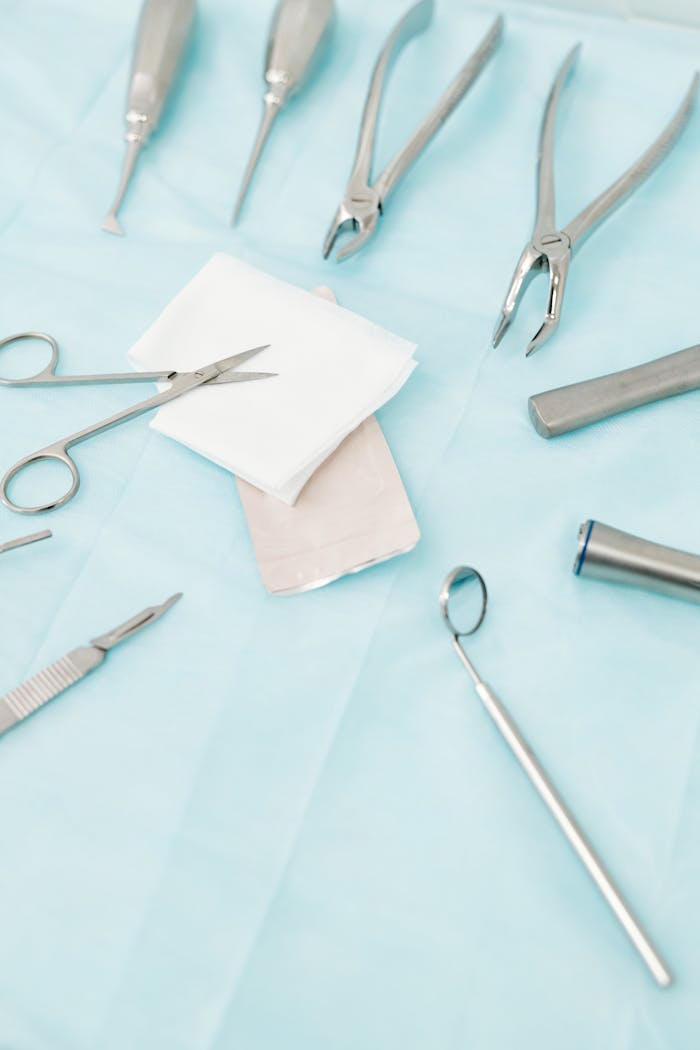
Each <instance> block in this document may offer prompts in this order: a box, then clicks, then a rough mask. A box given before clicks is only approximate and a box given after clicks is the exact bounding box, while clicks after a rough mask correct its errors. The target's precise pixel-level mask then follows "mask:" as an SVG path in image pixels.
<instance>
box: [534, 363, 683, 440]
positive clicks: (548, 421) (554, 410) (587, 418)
mask: <svg viewBox="0 0 700 1050" xmlns="http://www.w3.org/2000/svg"><path fill="white" fill-rule="evenodd" d="M691 390H700V345H698V346H691V347H689V348H688V349H687V350H679V351H678V352H677V353H675V354H669V355H668V356H667V357H659V358H657V359H656V360H655V361H648V362H647V363H646V364H643V365H637V366H636V367H635V368H626V369H624V370H623V371H622V372H613V373H611V374H610V375H606V376H600V377H598V378H597V379H587V380H584V381H583V382H582V383H572V384H571V385H570V386H562V387H558V388H557V389H556V390H547V391H545V392H544V393H542V394H534V395H533V396H532V397H531V398H530V400H529V402H528V406H529V410H530V419H531V420H532V423H533V426H534V427H535V430H536V431H537V433H538V434H541V436H542V437H545V438H552V437H559V435H560V434H569V433H570V432H571V431H572V430H578V429H580V428H581V427H587V426H588V425H589V424H590V423H597V422H599V421H600V420H601V419H609V418H610V416H616V415H618V414H619V413H620V412H629V411H630V409H633V408H639V407H640V406H641V405H650V404H653V403H654V402H655V401H663V400H664V398H667V397H677V396H678V395H679V394H687V393H689V392H690V391H691Z"/></svg>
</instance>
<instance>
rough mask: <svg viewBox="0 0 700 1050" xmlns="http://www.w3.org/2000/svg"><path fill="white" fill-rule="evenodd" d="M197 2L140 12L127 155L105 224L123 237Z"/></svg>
mask: <svg viewBox="0 0 700 1050" xmlns="http://www.w3.org/2000/svg"><path fill="white" fill-rule="evenodd" d="M194 9H195V5H194V0H145V3H144V5H143V8H142V9H141V16H140V18H139V24H138V28H137V30H136V40H135V42H134V55H133V59H132V63H131V73H130V77H129V90H128V95H127V110H126V128H127V131H126V155H125V157H124V167H123V169H122V174H121V178H120V181H119V186H118V188H117V194H116V197H115V199H114V202H113V204H112V207H111V209H110V211H109V214H108V215H107V217H106V219H105V220H104V222H103V224H102V229H103V230H106V231H107V232H108V233H116V234H122V233H123V232H124V231H123V230H122V228H121V226H120V224H119V220H118V219H117V213H118V211H119V208H120V207H121V204H122V201H123V200H124V197H125V195H126V191H127V189H128V187H129V183H130V182H131V177H132V175H133V172H134V169H135V167H136V161H137V160H138V156H139V154H140V152H141V149H142V148H143V146H144V145H145V144H146V142H147V141H148V139H149V138H150V136H151V134H152V133H153V132H154V131H155V129H156V127H157V126H158V121H159V119H160V115H161V111H162V109H163V106H164V105H165V102H166V99H167V97H168V94H169V92H170V88H171V86H172V84H173V81H174V79H175V74H176V72H177V67H178V65H179V62H180V59H181V57H182V54H183V51H184V48H185V44H186V43H187V40H188V37H189V35H190V31H191V29H192V24H193V21H194Z"/></svg>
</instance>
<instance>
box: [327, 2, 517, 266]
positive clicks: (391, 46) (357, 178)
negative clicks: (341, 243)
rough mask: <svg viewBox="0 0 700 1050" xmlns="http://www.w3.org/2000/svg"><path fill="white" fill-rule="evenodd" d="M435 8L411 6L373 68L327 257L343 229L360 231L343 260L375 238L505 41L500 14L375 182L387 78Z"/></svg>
mask: <svg viewBox="0 0 700 1050" xmlns="http://www.w3.org/2000/svg"><path fill="white" fill-rule="evenodd" d="M433 8H434V4H433V0H421V2H420V3H417V4H415V6H413V7H412V8H410V10H409V11H408V12H407V13H406V14H405V15H404V16H403V18H402V19H401V20H400V21H399V22H398V24H397V25H396V26H395V28H394V30H393V31H392V33H391V35H390V36H389V39H388V40H387V42H386V44H385V45H384V48H383V49H382V51H381V53H380V55H379V58H378V60H377V63H376V65H375V67H374V71H373V73H372V78H371V81H370V86H369V92H368V94H367V100H366V102H365V108H364V112H363V115H362V122H361V125H360V135H359V140H358V144H357V151H356V154H355V161H354V164H353V169H352V174H351V176H350V181H349V182H348V185H347V189H346V191H345V197H344V198H343V200H342V201H341V203H340V205H339V206H338V210H337V212H336V214H335V217H334V219H333V222H332V223H331V226H330V229H329V231H328V234H327V236H326V240H325V244H324V246H323V256H324V258H326V259H327V258H328V256H329V255H330V253H331V251H332V250H333V246H334V244H335V242H336V240H337V238H338V236H339V234H340V233H341V231H343V230H345V229H350V228H352V229H354V231H355V236H354V237H353V239H352V240H351V241H350V242H349V243H348V244H346V245H345V247H344V248H342V249H341V250H340V251H339V252H338V255H337V259H338V260H339V261H341V260H343V259H347V258H349V257H350V256H351V255H354V254H355V252H357V251H358V250H359V249H360V248H361V247H362V246H363V245H364V244H365V243H366V242H367V241H368V240H369V238H370V237H371V236H372V234H373V233H374V231H375V230H376V228H377V223H378V221H379V216H380V215H381V214H382V212H383V210H384V205H385V204H386V201H387V199H388V197H389V195H390V193H391V192H392V190H393V189H394V188H395V187H396V185H397V184H398V182H399V180H400V179H401V177H402V176H403V175H404V174H405V173H406V172H407V171H408V169H409V168H410V167H411V165H412V164H413V162H414V161H415V160H416V159H417V158H418V156H419V155H420V154H421V153H422V151H423V150H424V149H425V147H426V146H427V145H428V143H429V142H430V140H431V139H432V138H433V136H434V135H435V134H436V132H437V131H438V130H439V129H440V128H441V127H442V125H443V124H444V123H445V121H446V120H447V118H448V117H449V116H450V114H451V113H452V112H453V110H454V109H455V108H456V107H457V106H458V105H459V103H460V102H461V100H462V99H463V98H464V96H465V94H466V93H467V91H468V90H469V88H470V87H471V86H472V84H473V83H474V82H475V80H476V79H477V77H478V76H479V74H480V73H481V72H482V70H483V69H484V67H485V66H486V65H487V63H488V61H489V59H490V58H491V57H492V56H493V54H494V52H495V50H496V48H497V47H498V45H499V43H500V41H501V37H502V34H503V19H502V18H501V17H500V16H499V17H498V18H497V19H496V21H495V22H494V23H493V25H492V26H491V28H490V30H489V31H488V33H487V34H486V36H485V37H484V39H483V40H482V41H481V43H480V44H479V46H478V48H477V49H476V51H475V52H474V54H473V55H472V57H471V58H470V59H469V61H468V62H467V64H466V65H465V66H464V67H463V68H462V69H461V70H460V72H459V73H458V74H457V77H456V78H455V79H454V81H453V82H452V84H450V86H449V88H448V89H447V91H446V92H445V94H444V95H443V96H442V98H441V99H440V100H439V102H438V103H437V104H436V105H435V107H434V108H433V109H432V110H431V112H430V113H429V114H428V116H427V117H426V119H425V120H424V122H423V123H422V124H421V126H420V127H419V128H418V130H417V131H416V132H415V134H414V135H413V137H412V138H411V139H409V141H408V142H407V143H406V145H405V146H404V147H403V148H402V149H401V150H400V151H399V152H398V153H397V154H396V156H395V157H394V158H393V160H392V161H390V163H389V164H388V165H387V166H386V168H385V169H384V171H383V172H382V173H381V175H379V177H378V178H377V179H375V181H374V182H373V183H370V178H371V169H372V157H373V152H374V143H375V137H376V130H377V121H378V118H379V110H380V106H381V101H382V95H383V93H384V81H385V79H386V77H387V75H388V73H389V70H390V68H391V65H392V63H393V61H394V59H395V58H396V56H397V54H398V52H399V51H400V50H401V49H402V48H403V47H404V46H405V45H406V44H407V43H408V41H409V40H410V39H411V38H412V37H414V36H416V35H417V34H418V33H422V32H423V31H424V30H425V29H426V28H427V26H428V25H429V23H430V21H431V19H432V16H433Z"/></svg>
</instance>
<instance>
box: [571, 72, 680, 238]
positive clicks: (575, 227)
mask: <svg viewBox="0 0 700 1050" xmlns="http://www.w3.org/2000/svg"><path fill="white" fill-rule="evenodd" d="M699 81H700V75H699V74H698V73H696V74H695V76H694V77H693V79H692V81H691V83H690V87H689V88H688V90H687V92H686V94H685V96H684V98H683V101H682V102H681V104H680V106H679V108H678V109H677V110H676V113H675V114H674V116H673V117H672V118H671V120H670V121H669V123H668V124H667V125H666V127H665V128H664V130H663V131H662V132H661V134H660V135H659V136H658V138H657V139H656V140H655V141H654V142H652V144H651V146H649V148H648V149H647V150H646V151H645V152H644V153H643V154H642V155H641V157H640V158H639V160H637V162H636V163H635V164H633V165H632V166H631V167H630V168H628V169H627V171H625V172H624V173H623V174H622V175H621V176H620V178H619V179H617V180H616V181H615V182H613V184H612V186H609V187H608V189H607V190H604V191H603V193H601V194H600V196H598V197H596V199H595V200H594V201H593V203H592V204H590V205H589V206H588V207H587V208H584V209H583V211H582V212H580V213H579V214H578V215H577V216H576V218H575V219H573V221H572V222H570V223H569V225H568V226H566V227H565V228H564V233H565V234H566V235H567V237H568V238H569V240H570V241H571V247H572V248H573V247H574V245H575V244H576V243H577V242H578V241H580V240H581V239H582V238H583V237H585V236H586V235H587V234H588V233H590V232H591V231H592V230H593V229H595V227H596V226H597V225H598V223H600V222H602V221H603V219H606V218H607V217H608V215H610V214H611V212H613V211H614V210H615V209H616V208H618V207H619V206H620V205H621V204H622V203H623V201H625V200H626V199H627V198H628V197H629V196H630V194H631V193H633V191H634V190H636V189H637V187H638V186H640V185H641V184H642V183H643V182H644V181H645V180H646V179H648V178H649V176H650V175H651V173H652V172H653V171H654V170H655V169H656V168H658V166H659V165H660V164H661V162H662V161H663V160H664V158H665V157H667V156H668V154H669V153H670V151H671V150H672V149H673V147H674V146H675V144H676V142H677V141H678V139H679V138H680V135H681V133H682V132H683V129H684V128H685V126H686V124H687V123H688V120H689V119H690V115H691V113H692V111H693V107H694V105H695V97H696V95H697V89H698V82H699Z"/></svg>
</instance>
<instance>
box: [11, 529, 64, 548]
mask: <svg viewBox="0 0 700 1050" xmlns="http://www.w3.org/2000/svg"><path fill="white" fill-rule="evenodd" d="M52 535H53V533H52V532H51V530H50V529H43V530H42V531H41V532H35V533H33V534H32V535H31V536H22V537H20V539H18V540H9V541H8V542H7V543H0V554H5V553H6V552H7V551H14V550H17V548H18V547H28V546H29V545H30V543H40V542H41V540H48V539H50V538H51V536H52Z"/></svg>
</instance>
